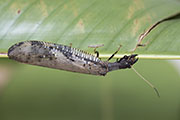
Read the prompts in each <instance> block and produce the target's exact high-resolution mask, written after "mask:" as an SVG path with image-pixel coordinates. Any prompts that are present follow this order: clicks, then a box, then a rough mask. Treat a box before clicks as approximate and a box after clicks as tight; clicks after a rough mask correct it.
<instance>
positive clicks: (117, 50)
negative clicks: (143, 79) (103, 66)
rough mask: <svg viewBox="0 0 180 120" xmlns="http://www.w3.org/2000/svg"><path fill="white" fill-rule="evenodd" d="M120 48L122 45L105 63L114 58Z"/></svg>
mask: <svg viewBox="0 0 180 120" xmlns="http://www.w3.org/2000/svg"><path fill="white" fill-rule="evenodd" d="M121 47H122V45H120V46H119V48H118V49H117V50H116V51H115V52H114V53H113V54H112V55H111V57H109V58H108V60H107V61H109V60H111V59H112V58H113V57H114V55H116V54H117V53H118V52H119V50H120V48H121Z"/></svg>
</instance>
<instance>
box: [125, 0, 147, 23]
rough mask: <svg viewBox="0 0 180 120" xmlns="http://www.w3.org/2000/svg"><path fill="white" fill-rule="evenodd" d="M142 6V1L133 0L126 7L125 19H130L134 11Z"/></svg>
mask: <svg viewBox="0 0 180 120" xmlns="http://www.w3.org/2000/svg"><path fill="white" fill-rule="evenodd" d="M143 8H144V3H143V1H142V0H133V1H132V4H131V5H130V6H129V8H128V14H127V19H128V20H129V19H131V18H132V16H133V15H134V13H136V12H137V11H138V10H141V9H143Z"/></svg>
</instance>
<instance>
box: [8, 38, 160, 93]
mask: <svg viewBox="0 0 180 120" xmlns="http://www.w3.org/2000/svg"><path fill="white" fill-rule="evenodd" d="M94 47H95V49H96V46H93V48H94ZM97 47H98V46H97ZM119 49H120V47H119V48H118V50H117V51H115V53H114V54H112V55H111V57H110V58H109V59H108V60H107V61H101V60H100V59H99V58H98V56H99V52H97V51H96V50H94V52H95V53H96V54H97V57H95V56H93V55H91V54H89V53H87V52H85V51H82V50H79V49H76V48H72V47H71V46H66V45H61V44H55V43H48V42H42V41H25V42H19V43H17V44H14V45H13V46H11V47H10V48H9V50H8V57H9V58H10V59H13V60H15V61H18V62H22V63H27V64H32V65H38V66H44V67H49V68H55V69H60V70H66V71H71V72H78V73H85V74H92V75H100V76H105V75H106V74H107V73H108V72H110V71H113V70H119V69H126V68H132V65H134V64H135V63H136V62H137V61H138V58H136V56H138V55H137V54H132V55H124V57H122V58H120V59H117V60H116V62H109V60H111V59H112V58H113V57H114V55H115V54H116V53H117V52H118V51H119ZM133 69H134V68H133ZM134 70H135V69H134ZM135 72H137V71H135ZM137 74H138V73H137ZM140 77H142V76H140ZM142 78H143V77H142ZM143 80H145V81H146V82H147V83H148V84H149V85H150V86H151V87H153V88H154V89H155V91H156V92H157V89H156V88H155V87H154V86H153V85H152V84H151V83H149V82H148V81H147V80H146V79H143ZM157 93H158V92H157ZM158 95H159V94H158Z"/></svg>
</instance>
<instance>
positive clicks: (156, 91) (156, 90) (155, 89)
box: [131, 66, 160, 97]
mask: <svg viewBox="0 0 180 120" xmlns="http://www.w3.org/2000/svg"><path fill="white" fill-rule="evenodd" d="M131 68H132V69H133V70H134V72H135V73H136V74H137V75H138V76H139V77H140V78H142V79H143V80H144V81H145V82H146V83H147V84H148V85H149V86H150V87H152V88H153V89H154V91H155V93H156V94H157V96H158V97H160V94H159V92H158V89H157V88H156V87H155V86H154V85H153V84H151V83H150V82H149V81H148V80H146V79H145V78H144V77H143V76H142V75H141V74H140V73H139V72H138V71H137V70H136V69H134V67H133V66H131Z"/></svg>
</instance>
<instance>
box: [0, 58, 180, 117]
mask: <svg viewBox="0 0 180 120" xmlns="http://www.w3.org/2000/svg"><path fill="white" fill-rule="evenodd" d="M134 67H135V68H136V69H137V70H138V71H139V72H140V73H141V74H142V75H144V76H145V77H146V78H147V79H148V80H149V81H151V82H152V83H153V84H154V85H155V86H156V87H157V88H158V89H159V91H160V94H161V97H160V98H158V97H157V96H156V94H155V93H154V91H153V89H151V88H150V87H149V86H147V84H146V83H145V82H143V81H142V80H141V78H139V77H138V76H137V75H136V74H135V73H134V72H133V71H132V70H131V69H128V70H119V71H114V72H111V73H108V75H107V76H105V77H101V76H92V75H85V74H78V73H72V72H65V71H61V70H55V69H49V68H43V67H38V66H31V65H24V64H19V63H17V62H12V61H11V60H8V59H0V73H1V75H0V76H1V89H0V90H1V91H0V120H120V119H122V120H179V119H180V94H179V91H180V76H179V75H178V72H177V71H176V70H175V68H174V67H173V66H172V65H171V64H169V63H168V62H167V61H163V60H139V62H138V63H137V64H136V65H135V66H134ZM3 80H5V81H6V84H2V83H3Z"/></svg>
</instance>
